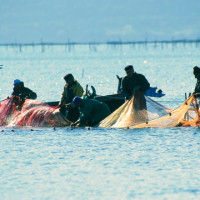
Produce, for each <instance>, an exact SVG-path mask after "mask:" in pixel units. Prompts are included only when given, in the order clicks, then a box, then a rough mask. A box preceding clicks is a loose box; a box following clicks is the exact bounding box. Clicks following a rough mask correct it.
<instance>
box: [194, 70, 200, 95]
mask: <svg viewBox="0 0 200 200" xmlns="http://www.w3.org/2000/svg"><path fill="white" fill-rule="evenodd" d="M193 74H194V76H195V78H196V79H197V83H196V86H195V89H194V92H193V94H194V96H195V97H196V98H199V97H200V67H198V66H195V67H194V68H193Z"/></svg>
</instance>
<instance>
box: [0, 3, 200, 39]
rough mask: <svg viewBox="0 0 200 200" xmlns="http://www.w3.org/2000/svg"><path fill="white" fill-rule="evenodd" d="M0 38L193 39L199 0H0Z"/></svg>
mask: <svg viewBox="0 0 200 200" xmlns="http://www.w3.org/2000/svg"><path fill="white" fill-rule="evenodd" d="M0 13H1V15H0V43H10V42H22V43H29V42H41V41H43V42H68V41H71V42H95V41H96V42H106V41H119V40H121V41H141V40H142V41H144V40H148V41H150V40H171V39H172V38H173V39H199V38H200V1H199V0H0Z"/></svg>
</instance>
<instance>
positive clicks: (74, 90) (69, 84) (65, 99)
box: [59, 74, 84, 107]
mask: <svg viewBox="0 0 200 200" xmlns="http://www.w3.org/2000/svg"><path fill="white" fill-rule="evenodd" d="M63 78H64V80H65V81H66V84H65V86H64V90H63V93H62V96H61V101H60V103H59V105H60V107H62V106H65V104H68V103H71V102H72V100H73V98H74V97H75V96H79V97H81V96H82V95H83V93H84V90H83V88H82V86H81V85H80V83H79V82H78V81H77V80H76V79H74V76H73V75H72V74H67V75H66V76H64V77H63Z"/></svg>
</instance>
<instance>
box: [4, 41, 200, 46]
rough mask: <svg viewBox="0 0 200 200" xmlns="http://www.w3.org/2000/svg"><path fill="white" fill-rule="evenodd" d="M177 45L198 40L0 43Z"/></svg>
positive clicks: (15, 43)
mask: <svg viewBox="0 0 200 200" xmlns="http://www.w3.org/2000/svg"><path fill="white" fill-rule="evenodd" d="M152 43H153V44H159V43H160V44H165V43H166V44H169V43H172V44H175V43H176V44H177V43H200V39H196V40H186V39H181V40H155V41H147V40H146V41H127V42H124V41H120V40H119V41H107V42H37V43H34V42H30V43H20V42H10V43H0V46H43V45H47V46H50V45H52V46H53V45H55V46H57V45H65V46H67V45H103V44H108V45H123V44H152Z"/></svg>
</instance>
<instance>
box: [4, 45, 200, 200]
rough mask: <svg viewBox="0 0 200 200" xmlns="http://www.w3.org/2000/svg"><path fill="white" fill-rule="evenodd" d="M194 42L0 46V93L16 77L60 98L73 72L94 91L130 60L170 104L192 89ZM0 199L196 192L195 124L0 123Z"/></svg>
mask: <svg viewBox="0 0 200 200" xmlns="http://www.w3.org/2000/svg"><path fill="white" fill-rule="evenodd" d="M199 63H200V47H199V46H198V45H197V44H195V43H192V44H177V45H174V44H164V45H161V44H157V46H155V44H148V45H120V46H109V45H96V46H89V45H78V46H72V47H71V48H69V47H67V46H45V48H44V49H42V48H41V47H40V46H37V47H22V49H21V51H20V49H19V48H18V47H0V64H2V65H3V68H2V69H0V75H1V85H0V99H4V98H6V97H7V96H9V95H10V94H11V92H12V87H13V85H12V83H13V80H14V79H16V78H19V79H21V80H23V81H24V83H25V86H27V87H29V88H31V89H32V90H34V91H35V92H37V94H38V99H39V100H43V101H55V100H59V99H60V95H61V92H62V89H63V86H64V81H63V79H62V77H63V76H64V75H65V74H66V73H69V72H71V73H73V74H74V76H75V77H76V78H77V79H78V81H79V82H80V83H81V84H82V85H83V86H85V85H86V84H89V85H94V86H95V88H96V90H97V93H98V94H112V93H115V92H116V89H117V79H116V77H115V75H116V74H118V75H119V76H124V70H123V68H124V66H125V65H127V64H133V65H134V66H135V71H137V72H138V73H143V74H144V75H145V76H146V77H147V79H148V80H149V82H150V83H151V85H152V86H157V87H158V88H161V89H162V90H163V91H164V92H165V93H166V96H165V97H163V98H161V99H156V100H158V101H159V102H161V103H162V104H164V105H167V106H170V107H177V106H178V105H180V104H181V102H182V101H183V100H184V98H185V95H184V94H185V92H186V93H189V92H192V91H193V89H194V86H195V82H196V81H195V79H194V77H193V74H192V68H193V66H194V65H199ZM0 131H1V134H0V173H1V175H0V196H1V198H0V199H170V200H171V199H186V200H188V199H199V198H200V189H199V188H200V167H199V166H200V130H199V128H167V129H155V128H154V129H153V128H151V129H140V130H121V129H103V128H93V129H90V130H88V129H81V128H75V129H73V130H71V129H70V128H67V127H66V128H56V130H54V129H52V128H35V129H32V130H31V129H30V128H29V129H28V128H27V129H26V128H24V129H12V128H4V127H1V128H0Z"/></svg>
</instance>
